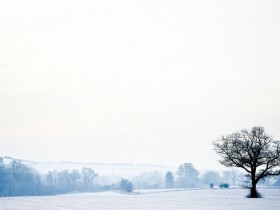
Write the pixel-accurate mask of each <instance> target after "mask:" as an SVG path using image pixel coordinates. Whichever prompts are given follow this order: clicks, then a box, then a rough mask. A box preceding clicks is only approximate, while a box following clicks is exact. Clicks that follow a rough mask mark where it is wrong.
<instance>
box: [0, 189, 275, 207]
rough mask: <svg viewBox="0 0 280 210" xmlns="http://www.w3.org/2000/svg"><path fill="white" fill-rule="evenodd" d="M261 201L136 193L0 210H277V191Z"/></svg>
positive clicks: (47, 199)
mask: <svg viewBox="0 0 280 210" xmlns="http://www.w3.org/2000/svg"><path fill="white" fill-rule="evenodd" d="M260 192H261V193H262V194H263V195H264V196H265V197H264V198H262V199H248V198H245V195H246V194H247V191H246V190H243V189H228V190H221V189H214V190H177V191H176V190H174V191H164V190H163V191H151V190H150V191H145V190H143V191H140V192H139V193H138V194H133V195H127V194H121V193H118V192H102V193H87V194H68V195H58V196H42V197H6V198H0V209H1V210H66V209H67V210H126V209H139V210H140V209H141V210H151V209H155V210H157V209H159V210H177V209H180V210H187V209H214V210H224V209H229V210H231V209H232V210H239V209H242V210H246V209H248V210H249V209H250V210H252V209H253V210H257V209H259V210H269V209H273V210H274V209H280V189H261V190H260Z"/></svg>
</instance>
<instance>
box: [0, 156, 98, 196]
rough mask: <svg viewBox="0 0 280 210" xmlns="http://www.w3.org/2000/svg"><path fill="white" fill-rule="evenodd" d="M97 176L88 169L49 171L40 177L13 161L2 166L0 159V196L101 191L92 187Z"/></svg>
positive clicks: (29, 168)
mask: <svg viewBox="0 0 280 210" xmlns="http://www.w3.org/2000/svg"><path fill="white" fill-rule="evenodd" d="M96 176H97V174H96V173H95V172H94V171H93V170H92V169H90V168H83V169H82V171H81V172H80V171H78V170H73V171H68V170H64V171H60V172H57V171H50V172H48V174H47V175H40V174H39V173H38V172H37V171H36V170H34V169H33V168H31V167H28V166H27V165H25V164H22V163H21V162H20V161H18V160H13V161H11V162H10V163H9V164H4V162H3V159H2V158H1V157H0V196H26V195H54V194H63V193H69V192H91V191H94V190H101V187H100V186H94V185H93V180H94V178H95V177H96Z"/></svg>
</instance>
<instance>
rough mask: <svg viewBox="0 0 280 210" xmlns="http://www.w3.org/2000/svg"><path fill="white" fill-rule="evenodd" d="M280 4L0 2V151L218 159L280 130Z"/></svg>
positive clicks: (173, 160)
mask: <svg viewBox="0 0 280 210" xmlns="http://www.w3.org/2000/svg"><path fill="white" fill-rule="evenodd" d="M279 11H280V1H277V0H275V1H272V0H270V1H267V0H266V1H260V0H252V1H244V0H240V1H238V0H232V1H226V0H220V1H217V0H215V1H208V0H201V1H186V0H120V1H115V0H108V1H93V0H84V1H78V0H76V1H74V0H64V1H62V0H48V1H39V0H18V1H15V0H1V1H0V156H4V155H7V156H13V157H17V158H22V159H30V160H39V161H60V160H68V161H86V162H89V161H91V162H102V163H115V162H118V163H119V162H125V163H152V164H163V165H170V166H177V165H179V164H181V163H184V162H192V163H193V164H194V166H195V167H197V168H208V169H211V168H218V167H219V164H218V162H217V160H218V156H217V155H216V154H215V152H214V151H213V147H212V145H211V143H212V141H213V140H215V139H217V138H218V137H220V136H221V135H223V134H229V133H231V132H235V131H238V130H240V129H243V128H248V129H250V128H251V127H252V126H255V125H261V126H264V127H265V129H266V131H267V133H268V134H271V135H273V136H274V137H275V138H278V139H279V138H280V129H279V125H280V110H279V107H280V94H279V93H280V58H279V57H280V38H279V37H280V12H279Z"/></svg>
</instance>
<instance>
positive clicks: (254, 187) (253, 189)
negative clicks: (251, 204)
mask: <svg viewBox="0 0 280 210" xmlns="http://www.w3.org/2000/svg"><path fill="white" fill-rule="evenodd" d="M250 198H259V194H258V192H257V183H256V182H255V181H252V186H251V191H250Z"/></svg>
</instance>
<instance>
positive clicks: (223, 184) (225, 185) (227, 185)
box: [219, 183, 229, 189]
mask: <svg viewBox="0 0 280 210" xmlns="http://www.w3.org/2000/svg"><path fill="white" fill-rule="evenodd" d="M219 187H220V188H222V189H228V188H229V184H228V183H221V184H220V185H219Z"/></svg>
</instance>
